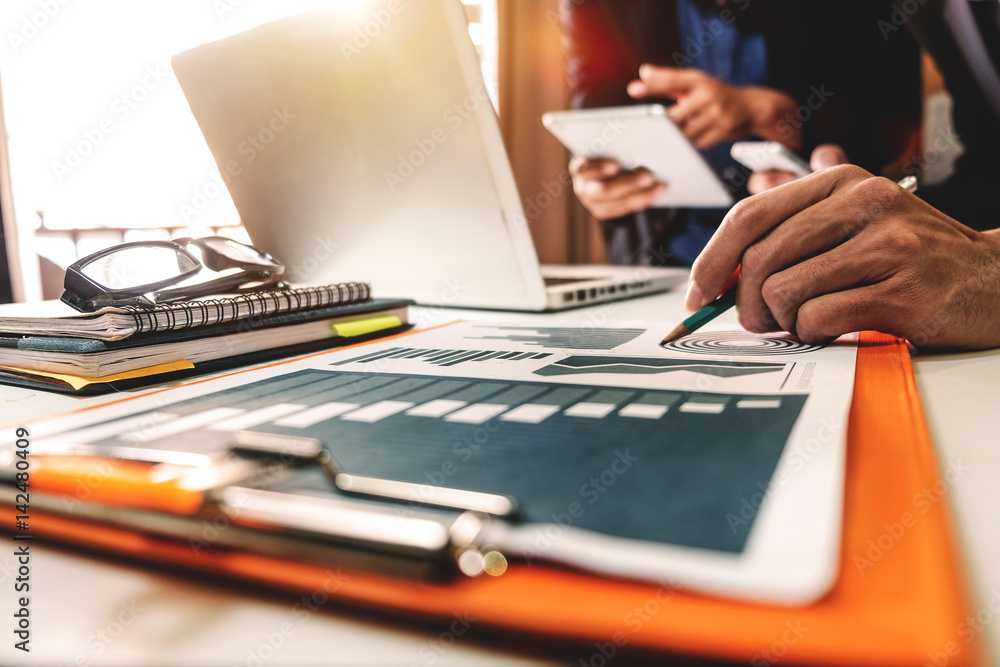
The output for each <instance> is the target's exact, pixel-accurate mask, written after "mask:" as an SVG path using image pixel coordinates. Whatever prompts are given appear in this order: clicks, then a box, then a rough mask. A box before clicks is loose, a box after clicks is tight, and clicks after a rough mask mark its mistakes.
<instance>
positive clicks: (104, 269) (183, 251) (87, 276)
mask: <svg viewBox="0 0 1000 667" xmlns="http://www.w3.org/2000/svg"><path fill="white" fill-rule="evenodd" d="M205 269H208V270H209V271H210V272H214V273H218V274H220V275H218V276H211V277H209V279H207V280H199V281H197V282H195V283H194V284H184V285H179V283H184V282H185V281H188V280H189V279H193V278H195V277H196V276H198V275H199V274H200V273H202V272H203V271H204V270H205ZM284 271H285V267H284V265H282V264H281V262H279V261H278V260H276V259H275V258H274V257H272V256H271V255H269V254H267V253H266V252H264V251H262V250H258V249H257V248H254V247H253V246H248V245H245V244H243V243H239V242H237V241H233V240H232V239H227V238H225V237H223V236H208V237H205V238H201V239H192V238H181V239H175V240H173V241H137V242H134V243H122V244H121V245H116V246H112V247H110V248H105V249H104V250H101V251H99V252H95V253H94V254H92V255H88V256H87V257H84V258H83V259H81V260H80V261H78V262H76V263H74V264H72V265H71V266H70V267H69V268H68V269H66V280H65V281H64V283H63V287H64V288H65V292H63V295H62V301H63V302H64V303H67V304H69V305H71V306H73V308H75V309H77V310H79V311H81V312H85V313H89V312H93V311H95V310H99V309H100V308H103V307H105V306H147V307H149V306H154V305H156V304H158V303H164V302H169V301H177V300H182V299H191V298H195V297H199V296H206V295H208V294H221V293H232V292H247V291H255V290H259V289H262V288H268V289H280V288H281V287H282V284H280V283H278V278H279V277H280V276H281V274H282V273H284ZM172 285H177V287H174V288H173V289H166V288H168V287H170V286H172Z"/></svg>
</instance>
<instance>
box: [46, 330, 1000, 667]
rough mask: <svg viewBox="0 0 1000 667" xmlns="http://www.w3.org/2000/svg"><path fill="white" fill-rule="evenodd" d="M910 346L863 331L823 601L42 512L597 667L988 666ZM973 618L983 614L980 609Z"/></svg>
mask: <svg viewBox="0 0 1000 667" xmlns="http://www.w3.org/2000/svg"><path fill="white" fill-rule="evenodd" d="M946 487H947V481H946V478H945V477H944V476H942V473H941V471H940V470H939V469H938V466H937V462H936V458H935V453H934V450H933V446H932V443H931V440H930V437H929V434H928V431H927V427H926V424H925V421H924V416H923V412H922V409H921V407H920V400H919V396H918V394H917V389H916V385H915V382H914V377H913V369H912V365H911V363H910V357H909V350H908V348H907V347H906V345H905V344H904V343H903V342H902V341H900V340H898V339H896V338H893V337H891V336H886V335H882V334H875V333H864V334H862V337H861V344H860V347H859V351H858V361H857V370H856V375H855V387H854V399H853V404H852V407H851V412H850V423H849V428H848V458H847V481H846V489H845V509H844V512H845V515H844V534H843V540H842V553H841V566H840V574H839V578H838V581H837V583H836V584H835V586H834V588H833V589H832V590H831V592H830V593H829V594H827V595H826V596H825V597H823V598H822V599H821V600H819V601H818V602H816V603H814V604H811V605H809V606H804V607H771V606H765V605H758V604H751V603H745V602H736V601H732V600H726V599H722V598H714V597H707V596H703V595H698V594H693V593H687V592H683V591H678V590H673V589H669V588H666V587H662V586H656V585H654V584H649V583H640V582H627V581H621V580H615V579H608V578H602V577H599V576H595V575H591V574H586V573H580V572H574V571H569V570H565V569H558V568H554V567H548V566H543V565H538V564H533V565H525V564H519V563H514V564H512V565H511V567H510V569H509V570H508V572H507V573H506V574H504V575H503V576H502V577H499V578H480V579H464V580H460V581H455V582H453V583H450V584H446V585H437V584H430V583H422V582H415V581H410V580H401V579H392V578H387V577H384V576H378V575H373V574H370V573H364V572H358V571H347V570H340V569H339V568H337V569H331V568H330V567H329V566H321V565H313V564H306V563H299V562H290V561H287V560H281V559H276V558H273V557H268V556H261V555H257V554H251V553H245V552H238V551H232V550H223V549H211V548H206V549H202V550H199V551H198V552H197V553H195V552H194V551H193V550H191V549H190V548H189V547H188V545H187V544H184V543H180V542H177V541H172V540H169V539H166V538H156V537H151V536H148V535H143V534H138V533H135V532H132V531H128V530H122V529H118V528H115V527H113V526H107V525H97V524H92V523H88V522H83V521H76V520H73V519H67V518H64V517H60V516H55V515H46V514H44V513H41V512H37V513H35V514H34V516H33V517H32V518H33V523H32V528H33V530H34V531H35V532H36V533H38V534H39V535H46V536H48V537H51V538H56V539H60V540H64V541H67V542H70V543H72V544H75V545H80V546H86V547H90V548H94V549H98V550H101V551H107V552H112V553H116V554H119V555H124V556H127V557H132V558H136V559H139V560H142V561H146V562H152V563H157V564H162V565H167V566H170V567H181V568H184V569H190V570H193V571H196V572H200V573H205V574H213V575H222V576H226V577H231V578H235V579H237V580H241V581H251V582H255V583H257V584H260V585H263V586H266V587H269V588H276V589H280V590H283V591H288V592H293V593H294V594H296V595H302V594H306V595H317V594H320V593H322V595H323V596H324V598H326V597H328V598H329V599H331V600H336V601H337V602H339V603H341V604H347V605H351V606H358V607H363V608H367V609H377V610H380V611H384V612H388V613H391V614H394V615H397V616H401V617H404V618H410V617H419V618H422V619H425V620H426V619H427V618H428V617H431V618H439V619H441V620H442V621H443V622H451V621H453V620H454V618H455V614H465V615H467V617H471V618H475V619H476V625H477V626H480V627H484V628H489V629H491V630H492V631H494V632H496V631H500V632H511V633H516V634H517V636H520V637H523V636H531V637H532V638H534V639H536V640H538V639H542V640H545V639H548V640H554V641H559V642H560V643H562V644H565V643H567V642H569V643H572V644H579V645H580V647H581V649H582V650H584V651H585V652H588V653H593V654H594V657H595V659H596V660H597V662H601V659H603V660H604V661H605V662H606V661H608V660H609V659H610V656H609V654H611V655H615V654H620V653H626V652H628V651H639V652H640V653H641V654H643V655H648V654H649V652H654V653H666V654H687V655H697V656H699V657H703V658H711V659H724V660H733V661H739V662H742V663H750V664H752V665H771V664H778V663H781V664H802V665H840V666H845V665H866V666H871V665H886V666H890V665H891V666H899V667H903V666H906V667H912V666H914V665H925V664H937V665H944V664H947V665H949V666H952V667H954V666H971V665H979V664H985V649H984V648H983V646H984V643H983V642H982V641H980V637H979V633H977V632H973V631H972V628H971V626H969V625H968V618H969V617H970V612H971V609H972V606H971V604H970V597H969V595H968V591H967V589H966V580H965V577H964V572H963V568H962V567H961V565H960V559H959V555H958V553H957V548H956V547H957V540H956V536H955V534H954V531H953V527H952V522H951V520H950V516H949V510H948V506H947V505H948V503H947V498H946ZM972 616H974V614H972Z"/></svg>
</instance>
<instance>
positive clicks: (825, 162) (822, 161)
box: [809, 144, 848, 171]
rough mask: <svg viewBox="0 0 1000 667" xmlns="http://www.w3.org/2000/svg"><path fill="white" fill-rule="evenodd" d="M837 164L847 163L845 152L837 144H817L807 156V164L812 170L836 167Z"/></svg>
mask: <svg viewBox="0 0 1000 667" xmlns="http://www.w3.org/2000/svg"><path fill="white" fill-rule="evenodd" d="M838 164H848V160H847V153H845V152H844V149H843V148H841V147H840V146H838V145H837V144H823V145H821V146H817V147H816V149H815V150H814V151H813V153H812V157H811V158H809V166H810V167H812V169H813V171H819V170H821V169H826V168H828V167H836V166H837V165H838Z"/></svg>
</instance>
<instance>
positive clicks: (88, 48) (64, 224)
mask: <svg viewBox="0 0 1000 667" xmlns="http://www.w3.org/2000/svg"><path fill="white" fill-rule="evenodd" d="M332 1H335V2H357V0H326V2H323V1H321V0H283V1H282V2H280V3H278V2H255V1H254V0H172V1H171V2H156V3H146V2H135V1H134V0H89V1H88V2H86V3H71V2H68V0H45V1H42V0H13V1H11V0H8V1H7V2H6V3H5V7H4V10H5V11H4V13H3V17H2V18H0V34H2V35H3V36H4V44H3V45H2V46H0V72H2V73H3V81H2V83H3V86H4V89H3V100H4V104H5V112H6V122H7V131H8V135H9V153H10V162H11V173H12V178H13V193H14V202H15V206H16V209H15V210H16V214H17V219H18V224H19V228H20V238H21V241H22V244H24V245H27V244H29V243H30V244H32V247H31V248H22V252H21V258H22V264H23V265H24V266H34V264H35V263H37V260H36V261H34V262H32V261H26V257H27V258H30V260H34V255H35V253H37V254H38V255H40V256H41V257H42V258H43V260H42V264H43V266H51V265H53V264H54V265H55V267H63V268H64V267H65V266H67V265H69V264H70V263H72V262H73V261H75V260H76V259H77V258H78V257H81V256H83V255H86V254H88V253H91V252H94V251H96V250H99V249H101V248H104V247H107V246H109V245H112V244H114V243H119V242H121V241H129V240H137V239H147V238H169V237H172V236H180V235H193V236H203V235H207V234H213V233H222V234H225V235H230V236H233V237H234V238H237V239H242V240H246V237H245V233H244V232H243V231H242V228H241V227H239V218H238V215H237V213H236V210H235V208H234V207H233V204H232V201H231V200H230V198H229V195H228V193H227V192H226V190H225V187H224V186H223V184H222V180H221V177H220V176H219V173H218V169H217V168H216V166H215V163H214V161H213V160H212V156H211V153H210V152H209V151H208V148H207V147H206V146H205V144H204V141H203V139H202V137H201V133H200V132H199V130H198V126H197V124H196V123H195V121H194V118H193V117H192V116H191V114H190V112H189V111H188V108H187V103H186V101H185V99H184V96H183V93H182V92H181V89H180V87H179V85H178V84H177V82H176V80H175V79H174V77H173V73H172V71H171V69H170V56H171V55H172V54H174V53H178V52H180V51H184V50H186V49H189V48H192V47H194V46H196V45H198V44H200V43H203V42H209V41H214V40H217V39H221V38H222V37H225V36H228V35H231V34H235V33H238V32H242V31H244V30H248V29H250V28H253V27H255V26H257V25H259V24H261V23H264V22H266V21H271V20H276V19H279V18H283V17H285V16H289V15H291V14H294V13H297V12H300V11H305V10H307V9H310V8H313V7H315V6H319V5H323V4H327V3H329V2H332ZM388 2H389V0H385V3H384V4H388ZM464 2H465V6H466V11H467V14H468V16H469V18H470V22H471V24H470V33H471V35H472V37H473V39H474V41H475V43H476V45H477V48H478V50H479V52H480V55H481V57H482V59H483V66H484V71H485V72H486V80H487V81H488V82H489V83H491V84H492V90H493V91H494V93H495V90H496V87H495V82H496V80H497V76H496V44H497V38H496V7H495V2H496V0H464ZM381 6H383V3H382V2H376V1H375V0H373V2H372V7H374V8H376V9H377V8H379V7H381ZM494 99H495V97H494ZM53 270H55V269H54V268H53ZM25 279H26V284H27V285H28V287H27V290H26V291H27V292H28V294H27V296H28V298H34V297H37V296H38V295H39V293H40V292H41V289H40V286H39V285H38V284H37V281H35V280H32V278H31V277H30V276H25ZM59 279H60V280H61V275H60V277H59ZM32 288H34V289H32ZM50 291H51V290H49V291H48V292H50ZM45 296H47V297H51V296H53V295H52V294H51V293H46V295H45Z"/></svg>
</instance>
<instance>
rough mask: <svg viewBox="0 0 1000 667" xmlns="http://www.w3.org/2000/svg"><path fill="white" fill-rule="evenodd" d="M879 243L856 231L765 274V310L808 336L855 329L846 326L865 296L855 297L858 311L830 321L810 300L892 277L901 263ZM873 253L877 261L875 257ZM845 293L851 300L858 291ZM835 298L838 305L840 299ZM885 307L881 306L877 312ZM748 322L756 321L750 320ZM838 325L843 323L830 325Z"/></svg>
mask: <svg viewBox="0 0 1000 667" xmlns="http://www.w3.org/2000/svg"><path fill="white" fill-rule="evenodd" d="M879 244H880V240H879V239H878V238H876V237H875V236H874V235H861V236H857V237H854V238H852V239H849V240H848V241H846V242H845V243H843V244H840V245H837V246H835V247H833V248H830V249H829V250H827V251H826V252H821V253H819V252H818V253H817V254H815V256H811V257H809V258H807V259H805V260H804V261H800V262H798V263H795V264H793V265H791V266H789V267H788V268H786V269H784V270H781V271H778V272H777V273H774V274H772V275H770V276H768V277H766V278H765V280H764V282H763V284H762V285H761V287H760V294H761V296H762V298H763V303H764V304H765V308H766V309H767V312H768V313H770V314H771V315H773V318H774V320H775V321H776V323H777V325H778V326H779V327H780V328H781V329H784V330H785V331H791V332H792V333H795V334H797V335H798V336H799V337H800V338H802V339H803V340H807V341H816V340H820V339H823V338H825V337H828V336H839V335H841V334H843V333H847V332H848V331H857V330H858V329H853V328H849V327H853V326H855V325H856V322H857V321H859V320H857V319H856V318H859V317H861V316H862V315H866V314H867V313H865V312H863V311H862V310H861V304H862V303H869V302H870V301H871V299H870V298H867V299H866V300H864V301H855V303H856V304H857V308H858V311H857V312H856V313H852V317H851V318H846V319H845V318H844V317H843V316H842V315H840V316H838V318H837V319H836V320H832V321H828V320H827V314H826V313H823V312H819V311H817V310H816V308H817V304H816V303H814V302H815V301H816V300H817V299H818V298H820V297H822V296H824V295H827V294H840V293H844V294H846V293H848V292H852V291H856V289H857V288H859V287H861V286H865V285H875V284H879V283H882V282H883V281H886V280H889V279H891V278H892V276H893V275H895V274H896V273H897V272H898V271H899V270H900V269H901V263H900V262H899V258H893V257H888V256H886V254H885V253H883V252H881V250H882V248H881V247H880V245H879ZM876 257H877V258H878V261H875V260H874V258H876ZM847 296H848V298H847V299H846V300H845V301H844V302H843V303H848V302H851V300H852V299H854V298H855V297H856V296H858V295H847ZM838 303H840V304H841V306H840V307H841V308H843V303H841V302H838ZM887 313H888V311H883V312H882V313H881V315H882V316H884V315H886V314H887ZM741 317H742V313H741ZM747 324H749V325H750V326H755V323H754V322H752V321H748V322H747ZM883 324H884V323H883ZM745 326H746V325H745ZM837 327H848V328H844V330H843V331H834V329H835V328H837ZM751 330H753V329H751ZM881 330H883V331H884V330H885V329H884V328H882V329H881Z"/></svg>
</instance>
